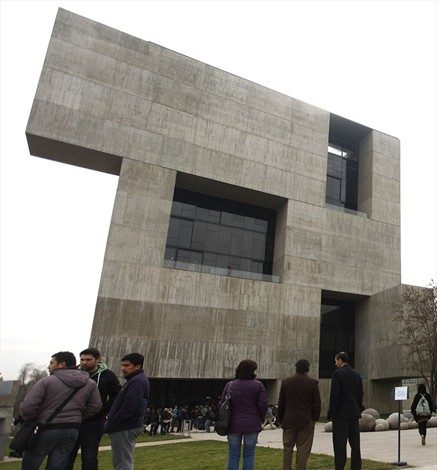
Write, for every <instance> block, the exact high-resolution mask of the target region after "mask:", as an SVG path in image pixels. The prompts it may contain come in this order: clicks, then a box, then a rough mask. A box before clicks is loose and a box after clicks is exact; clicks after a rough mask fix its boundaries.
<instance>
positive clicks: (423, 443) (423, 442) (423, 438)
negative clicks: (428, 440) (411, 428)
mask: <svg viewBox="0 0 437 470" xmlns="http://www.w3.org/2000/svg"><path fill="white" fill-rule="evenodd" d="M422 445H423V446H424V445H425V436H422Z"/></svg>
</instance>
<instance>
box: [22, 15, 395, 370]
mask: <svg viewBox="0 0 437 470" xmlns="http://www.w3.org/2000/svg"><path fill="white" fill-rule="evenodd" d="M329 125H330V113H329V112H327V111H324V110H321V109H319V108H316V107H314V106H311V105H309V104H306V103H303V102H301V101H298V100H296V99H293V98H290V97H288V96H285V95H282V94H280V93H277V92H275V91H273V90H270V89H267V88H265V87H263V86H261V85H258V84H255V83H253V82H250V81H248V80H244V79H243V78H240V77H237V76H235V75H232V74H230V73H227V72H224V71H222V70H219V69H217V68H214V67H212V66H210V65H207V64H205V63H202V62H198V61H196V60H193V59H191V58H189V57H186V56H183V55H181V54H178V53H176V52H173V51H171V50H168V49H165V48H164V47H161V46H159V45H156V44H153V43H151V42H147V41H143V40H140V39H137V38H134V37H132V36H129V35H127V34H124V33H122V32H120V31H116V30H114V29H112V28H109V27H107V26H104V25H101V24H99V23H96V22H94V21H92V20H89V19H86V18H83V17H81V16H78V15H76V14H73V13H71V12H68V11H66V10H62V9H60V10H59V12H58V16H57V18H56V22H55V25H54V29H53V34H52V37H51V40H50V44H49V47H48V51H47V56H46V59H45V62H44V66H43V70H42V73H41V77H40V81H39V84H38V89H37V92H36V96H35V100H34V103H33V106H32V111H31V115H30V118H29V122H28V126H27V130H26V133H27V138H28V141H29V147H30V150H31V153H32V154H34V155H38V156H42V157H45V158H51V159H53V160H58V161H62V162H65V163H71V164H75V165H80V166H84V167H88V168H91V169H95V170H99V171H107V172H110V173H114V174H119V185H118V190H117V195H116V199H115V204H114V211H113V216H112V221H111V227H110V231H109V237H108V245H107V250H106V255H105V260H104V267H103V273H102V278H101V284H100V289H99V295H98V301H97V306H96V313H95V319H94V324H93V330H92V334H91V343H92V344H93V345H95V346H97V347H99V348H101V349H102V351H103V352H104V354H105V356H106V357H107V358H108V360H109V363H110V364H116V363H117V361H118V359H119V358H120V356H121V355H123V354H125V353H126V352H130V351H132V350H138V351H142V352H145V355H146V369H147V371H148V373H149V375H150V376H152V377H173V378H180V377H185V378H194V377H196V378H224V377H229V376H231V375H232V374H233V371H234V368H235V366H236V364H237V363H238V362H239V361H240V360H241V359H244V358H246V357H251V358H254V359H256V360H257V361H258V363H259V376H260V377H261V378H266V379H279V378H281V377H283V376H285V375H287V374H288V373H289V372H290V370H291V369H292V367H291V364H293V363H294V362H295V360H296V359H298V358H299V357H302V356H306V357H308V359H309V360H310V362H311V363H312V371H313V372H314V371H317V369H318V349H319V332H320V303H321V292H322V290H326V291H335V292H340V293H348V294H352V295H356V296H371V295H374V294H376V293H378V292H381V291H383V290H386V289H388V288H391V287H393V286H395V285H397V284H399V283H400V227H399V141H398V140H397V139H395V138H393V137H391V136H387V135H385V134H383V133H380V132H378V131H371V132H370V133H369V134H368V135H366V136H365V137H364V138H363V139H362V141H361V142H360V170H359V194H358V204H359V205H358V209H359V211H361V212H365V213H366V214H367V217H361V216H359V215H356V214H351V213H343V212H339V211H334V210H332V209H330V208H328V207H326V205H325V190H326V173H327V147H328V141H329ZM182 174H183V175H191V178H203V179H205V181H211V182H216V183H217V182H218V183H220V184H223V193H222V194H221V196H222V197H226V194H227V191H228V190H229V191H232V194H237V195H238V192H239V191H246V193H245V194H246V196H245V197H246V199H247V191H248V192H249V193H248V194H252V195H253V198H254V200H256V201H257V202H258V203H259V204H260V205H262V204H263V198H264V199H265V200H266V201H267V199H268V198H270V197H274V198H276V199H275V200H276V201H279V202H277V206H276V210H277V228H276V237H275V259H274V268H273V269H274V274H276V275H279V276H280V283H279V284H275V283H268V282H260V281H254V280H248V279H237V278H231V277H222V276H216V275H212V274H202V273H197V272H189V271H181V270H176V269H170V268H165V267H164V266H163V259H164V249H165V243H166V237H167V229H168V224H169V217H170V210H171V203H172V197H173V191H174V187H175V184H176V183H175V182H176V181H177V178H178V175H182ZM226 188H228V189H226ZM230 188H231V189H230ZM229 194H230V193H229ZM237 197H238V196H237ZM363 331H364V330H363ZM363 340H364V339H363Z"/></svg>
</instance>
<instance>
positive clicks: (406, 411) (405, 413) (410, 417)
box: [402, 410, 413, 420]
mask: <svg viewBox="0 0 437 470" xmlns="http://www.w3.org/2000/svg"><path fill="white" fill-rule="evenodd" d="M402 414H403V415H404V417H405V418H407V419H409V420H412V419H413V413H411V411H410V410H404V411H402Z"/></svg>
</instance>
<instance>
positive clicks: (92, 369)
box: [69, 348, 121, 470]
mask: <svg viewBox="0 0 437 470" xmlns="http://www.w3.org/2000/svg"><path fill="white" fill-rule="evenodd" d="M79 369H80V370H83V371H85V372H87V373H88V374H89V378H90V379H91V380H93V381H94V382H96V384H97V388H98V389H99V393H100V398H101V400H102V404H103V406H102V408H101V410H100V411H99V412H98V413H96V414H95V415H93V416H90V417H89V418H87V419H84V420H83V421H82V425H81V427H80V429H79V437H78V439H77V442H76V445H75V447H74V449H73V452H72V454H71V457H70V466H69V469H70V470H72V469H73V466H74V461H75V460H76V456H77V453H78V451H79V447H80V456H81V462H82V470H97V469H98V453H99V444H100V439H101V438H102V434H103V425H104V423H105V419H106V416H107V414H108V413H109V410H110V409H111V405H112V403H113V402H114V400H115V397H116V396H117V394H118V392H119V391H120V388H121V386H120V382H119V381H118V378H117V376H116V375H115V374H114V372H112V370H109V369H108V367H107V365H106V364H104V363H103V362H101V357H100V351H99V350H98V349H96V348H87V349H84V350H83V351H82V352H81V353H80V366H79Z"/></svg>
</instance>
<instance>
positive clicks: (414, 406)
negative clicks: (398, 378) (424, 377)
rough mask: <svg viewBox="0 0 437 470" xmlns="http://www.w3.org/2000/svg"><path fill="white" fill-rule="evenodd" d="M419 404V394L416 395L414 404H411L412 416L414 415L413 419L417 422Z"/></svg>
mask: <svg viewBox="0 0 437 470" xmlns="http://www.w3.org/2000/svg"><path fill="white" fill-rule="evenodd" d="M418 403H419V394H418V393H416V395H415V396H414V399H413V403H411V414H412V415H413V418H414V420H415V421H417V413H416V407H417V404H418Z"/></svg>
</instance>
